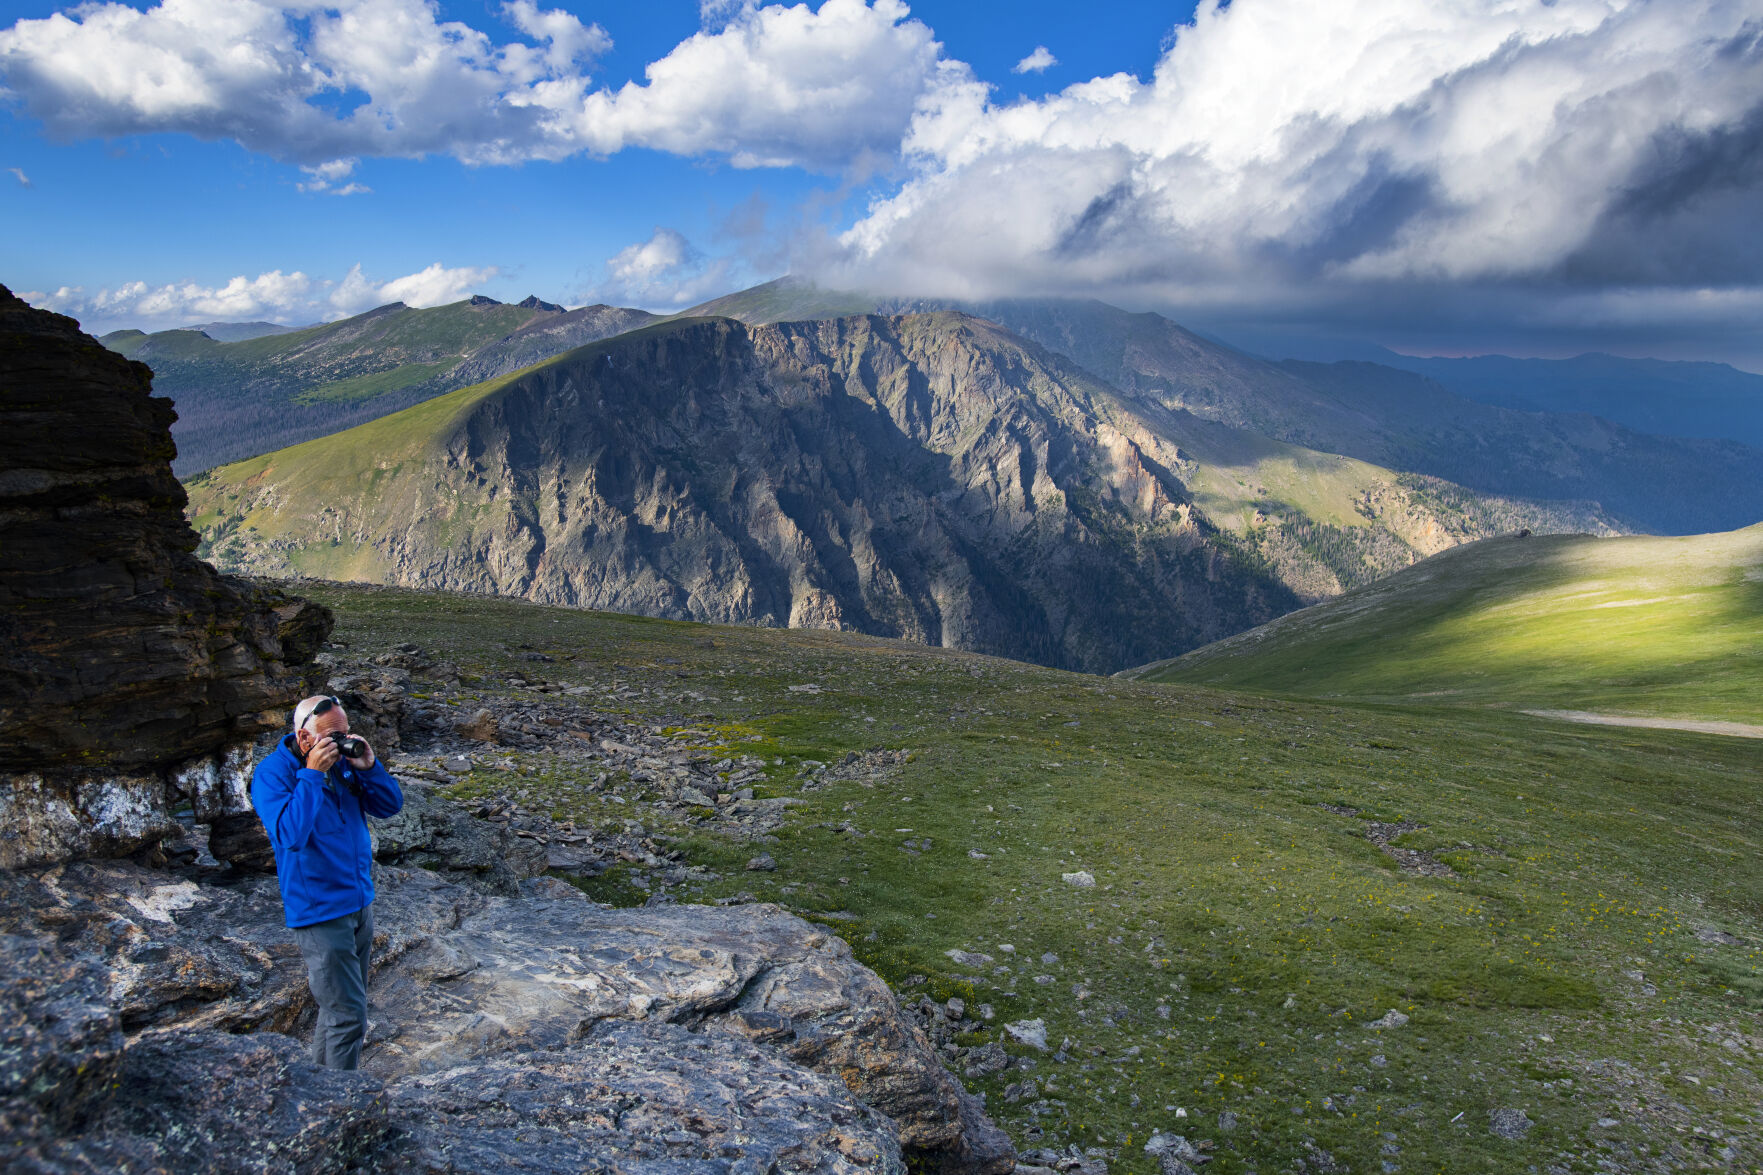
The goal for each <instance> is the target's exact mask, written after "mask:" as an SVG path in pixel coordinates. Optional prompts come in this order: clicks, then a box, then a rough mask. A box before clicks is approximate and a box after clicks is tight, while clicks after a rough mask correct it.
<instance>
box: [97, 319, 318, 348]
mask: <svg viewBox="0 0 1763 1175" xmlns="http://www.w3.org/2000/svg"><path fill="white" fill-rule="evenodd" d="M180 329H182V330H193V331H198V332H200V333H201V334H205V335H207V336H208V337H209V338H211V339H213V340H214V341H215V342H217V343H240V342H244V341H245V340H246V339H261V338H263V337H264V336H265V335H285V334H291V333H293V332H294V331H297V330H299V329H300V328H299V327H297V326H278V325H276V324H275V323H273V322H202V323H197V324H196V325H195V326H186V327H181V328H180ZM116 333H117V334H119V335H127V334H142V333H144V332H141V331H118V332H116Z"/></svg>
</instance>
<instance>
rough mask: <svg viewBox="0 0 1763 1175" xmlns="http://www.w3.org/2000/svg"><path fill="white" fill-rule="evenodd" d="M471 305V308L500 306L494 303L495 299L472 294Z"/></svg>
mask: <svg viewBox="0 0 1763 1175" xmlns="http://www.w3.org/2000/svg"><path fill="white" fill-rule="evenodd" d="M471 304H472V305H473V306H500V305H501V304H502V303H500V302H498V301H496V299H494V298H492V297H490V296H489V295H487V294H473V295H472V296H471Z"/></svg>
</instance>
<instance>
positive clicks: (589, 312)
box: [100, 295, 655, 476]
mask: <svg viewBox="0 0 1763 1175" xmlns="http://www.w3.org/2000/svg"><path fill="white" fill-rule="evenodd" d="M654 318H655V315H652V314H650V313H648V312H647V311H643V310H633V309H629V308H626V307H615V306H605V305H593V306H584V307H580V308H578V309H576V310H573V311H567V310H564V309H563V308H562V307H559V306H556V305H555V304H554V303H549V302H542V301H540V300H539V299H538V298H537V297H536V296H534V297H529V298H528V299H526V301H524V302H522V303H520V304H518V305H512V306H511V305H507V304H505V303H501V302H498V301H496V300H495V299H493V298H487V297H484V296H482V295H478V296H476V297H474V298H471V299H467V300H465V301H461V302H455V303H451V304H449V305H446V306H437V307H432V308H428V309H415V308H412V307H409V306H407V305H405V304H404V303H402V302H392V303H388V304H387V305H384V306H377V307H375V308H373V309H372V310H368V311H366V312H364V313H362V314H358V315H355V316H354V317H352V318H346V319H342V320H340V321H337V322H332V323H323V324H320V325H317V326H310V327H303V328H300V329H297V330H288V331H281V332H279V333H276V334H273V335H263V336H259V337H255V338H250V339H240V340H236V341H220V340H216V339H213V338H211V337H210V336H208V335H206V334H204V333H202V332H201V331H197V330H174V331H161V332H158V333H156V334H142V333H139V332H127V331H118V332H112V333H111V334H109V335H106V336H104V338H103V339H102V340H100V341H102V342H103V343H105V345H106V346H108V347H110V348H111V349H112V350H115V351H118V352H119V353H121V354H123V355H125V356H127V357H129V358H132V359H137V360H140V361H142V362H145V363H148V364H149V365H150V366H152V367H153V369H154V376H155V380H156V387H157V389H158V390H159V392H160V393H161V394H163V395H169V396H170V397H171V398H172V399H173V400H174V401H175V402H176V404H177V407H178V415H179V420H178V423H177V424H176V425H174V426H173V435H174V437H175V438H176V440H177V442H178V457H177V460H176V462H175V464H174V469H175V470H176V471H177V472H178V474H179V475H180V476H188V475H189V474H191V473H194V472H196V471H198V470H201V469H205V468H209V467H211V466H214V465H218V464H223V463H225V462H227V461H232V460H237V459H239V458H241V457H246V456H251V455H253V454H255V453H260V452H264V451H266V450H267V449H273V448H279V447H281V446H283V445H285V444H287V443H290V442H295V441H301V440H305V439H308V438H310V437H316V436H323V435H327V434H329V433H334V432H337V431H340V430H341V429H343V428H347V427H349V426H351V425H354V424H359V423H362V422H363V421H365V420H370V419H373V418H375V417H377V416H383V415H386V414H387V413H389V412H393V411H397V410H399V409H402V408H405V407H408V406H409V405H411V404H414V403H418V402H420V401H422V400H424V399H427V398H428V397H430V396H433V395H436V394H439V393H441V392H445V391H449V390H451V389H453V388H457V387H464V386H467V385H469V384H473V383H477V382H481V381H482V380H485V379H490V378H493V377H495V376H497V375H502V374H505V373H507V372H509V371H515V370H518V369H520V368H522V367H526V366H529V365H531V364H532V363H533V362H535V361H537V360H539V359H543V358H546V357H548V356H550V355H554V354H558V353H560V352H562V351H566V350H568V349H570V348H571V347H574V346H580V345H581V344H583V343H587V342H590V341H593V340H594V339H599V338H605V337H607V336H608V335H612V334H617V333H620V332H622V331H624V330H628V329H630V328H631V327H633V326H639V325H642V324H643V323H646V322H649V321H652V320H653V319H654Z"/></svg>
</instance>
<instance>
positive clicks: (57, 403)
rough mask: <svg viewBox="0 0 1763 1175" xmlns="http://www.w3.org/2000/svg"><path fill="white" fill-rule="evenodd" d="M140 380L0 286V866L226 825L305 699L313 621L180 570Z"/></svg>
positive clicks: (324, 622)
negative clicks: (183, 827)
mask: <svg viewBox="0 0 1763 1175" xmlns="http://www.w3.org/2000/svg"><path fill="white" fill-rule="evenodd" d="M150 379H151V373H150V372H149V371H148V369H147V368H146V367H145V366H143V365H142V364H139V363H134V362H131V361H129V360H126V359H124V358H122V357H121V356H119V355H116V354H114V353H113V352H111V351H108V350H106V349H105V348H104V347H102V346H100V345H99V344H98V343H97V341H96V340H94V339H92V338H91V337H89V336H87V335H84V334H82V333H80V330H79V327H78V324H77V323H75V322H74V321H73V320H72V319H69V318H64V317H62V316H60V315H56V314H49V313H46V312H43V311H38V310H33V309H31V308H30V307H28V306H27V305H25V304H24V303H23V302H21V301H20V300H19V299H17V298H16V297H14V296H13V295H12V294H11V293H10V292H9V291H7V290H5V289H4V287H0V773H4V774H3V775H0V789H3V790H0V865H7V866H16V865H21V864H29V863H43V862H48V861H54V860H61V859H65V858H68V857H73V856H84V855H94V854H95V855H109V854H116V853H124V852H130V851H133V850H135V849H138V848H140V847H142V846H143V845H146V844H150V843H152V842H153V841H155V840H157V839H159V838H160V837H162V836H164V835H166V834H168V833H169V832H171V831H172V830H173V821H172V820H171V816H170V813H171V810H172V809H173V807H174V806H176V805H177V804H180V803H182V802H184V801H186V800H188V801H189V802H191V803H192V804H194V806H195V807H196V809H197V810H198V813H199V816H200V818H202V819H209V818H212V817H214V816H217V815H220V814H222V813H224V812H229V811H238V810H239V807H238V801H239V798H240V795H241V794H242V793H241V790H240V788H239V786H238V779H237V773H238V770H239V768H240V766H241V764H242V763H244V762H245V756H246V753H247V752H246V751H245V750H244V748H247V747H248V744H249V743H250V742H251V741H252V740H253V739H255V738H256V737H257V736H259V735H260V734H262V733H264V732H265V731H267V730H269V729H271V728H274V727H277V726H280V725H281V724H282V723H283V722H284V721H285V719H286V714H287V711H288V709H289V708H291V706H292V705H293V703H294V701H295V700H297V699H298V698H300V697H301V696H302V695H304V694H306V693H308V692H311V690H312V689H313V688H314V687H315V686H316V684H317V676H316V671H315V670H314V669H313V668H312V658H313V654H314V653H315V652H316V651H317V649H318V647H319V645H320V644H321V643H322V642H323V640H324V639H325V637H326V635H327V634H328V633H329V631H330V626H331V618H330V614H329V613H328V612H326V611H325V610H324V609H322V608H320V607H318V606H316V605H313V604H310V603H307V602H306V601H304V600H300V599H296V598H294V597H292V596H289V595H286V594H284V593H282V592H280V591H277V590H274V589H271V588H265V587H259V586H254V585H250V584H247V583H244V582H241V581H239V580H236V579H229V578H226V577H224V576H221V575H220V574H218V573H217V572H216V571H215V570H214V568H212V567H210V566H209V565H208V564H206V563H203V562H202V561H201V560H199V559H197V558H196V556H195V554H194V551H195V548H196V545H197V537H196V534H195V532H194V531H193V530H191V528H190V525H189V523H188V522H187V521H186V520H185V518H184V513H183V510H184V506H185V503H186V498H185V494H184V491H183V488H182V487H181V486H180V485H179V484H178V482H177V480H176V479H175V478H174V477H173V476H172V472H171V464H170V461H171V457H172V453H173V445H172V441H171V433H170V425H171V422H172V420H173V419H175V414H174V413H173V412H172V408H171V402H170V401H168V400H164V399H159V398H156V397H154V396H153V395H151V390H150Z"/></svg>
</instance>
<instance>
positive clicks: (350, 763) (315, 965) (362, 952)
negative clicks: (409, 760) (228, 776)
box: [251, 695, 404, 1069]
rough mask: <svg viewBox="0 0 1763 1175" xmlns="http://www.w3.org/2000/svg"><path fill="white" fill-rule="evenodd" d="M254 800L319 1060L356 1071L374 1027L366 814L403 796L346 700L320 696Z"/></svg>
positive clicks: (392, 806) (256, 779) (302, 712)
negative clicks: (308, 988)
mask: <svg viewBox="0 0 1763 1175" xmlns="http://www.w3.org/2000/svg"><path fill="white" fill-rule="evenodd" d="M251 806H252V807H254V808H255V809H257V816H258V819H260V820H262V821H263V829H264V831H265V832H267V833H269V842H270V844H271V845H273V846H274V847H275V875H276V882H277V883H278V884H279V885H280V886H281V891H282V911H283V913H284V914H285V915H286V917H287V924H288V928H289V929H290V930H292V931H293V932H294V938H295V940H296V941H297V942H298V943H299V944H300V953H301V955H303V956H304V957H305V959H306V976H307V980H308V982H309V983H310V984H311V985H312V998H313V999H314V1000H316V1001H317V1003H318V1026H317V1027H316V1028H315V1029H314V1030H313V1034H312V1059H313V1060H314V1061H316V1062H318V1063H319V1064H320V1065H326V1066H329V1067H330V1068H332V1069H354V1068H356V1067H357V1066H359V1065H360V1063H361V1042H362V1038H363V1037H364V1036H365V1035H366V1034H367V963H368V955H369V952H370V951H371V950H372V949H373V847H372V842H371V841H370V840H369V839H368V835H367V820H366V819H365V818H366V817H368V816H375V817H378V818H380V819H384V818H385V817H387V816H395V815H397V813H398V810H399V809H400V808H402V807H403V806H404V793H403V792H402V791H400V790H399V788H398V781H397V780H395V779H393V778H392V775H391V773H390V772H388V771H387V770H386V769H385V767H384V766H382V765H381V764H380V762H379V761H378V760H377V759H376V758H375V757H374V753H373V747H372V746H370V745H368V742H367V740H366V739H364V738H361V737H360V736H358V735H352V734H350V733H349V716H348V715H347V714H345V713H344V712H343V704H342V703H341V702H339V701H338V700H337V699H336V698H333V697H327V696H324V695H320V696H319V697H314V698H307V699H306V700H305V701H303V702H301V703H300V704H299V705H298V706H296V707H294V730H293V733H292V734H289V735H287V736H286V737H284V738H283V739H282V741H281V743H280V745H278V746H277V747H276V749H275V750H274V751H272V752H270V754H269V755H268V756H267V757H266V758H265V759H264V760H263V762H261V763H259V764H258V765H257V770H256V771H255V772H254V773H253V774H252V776H251Z"/></svg>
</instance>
